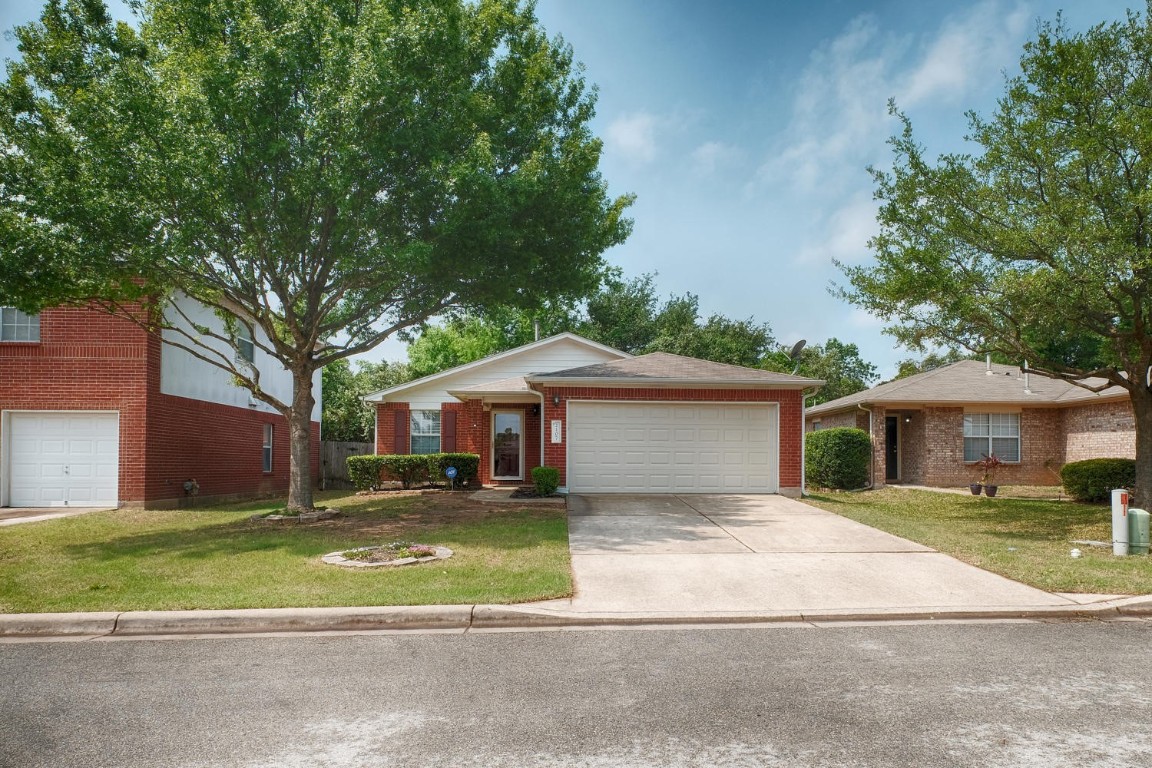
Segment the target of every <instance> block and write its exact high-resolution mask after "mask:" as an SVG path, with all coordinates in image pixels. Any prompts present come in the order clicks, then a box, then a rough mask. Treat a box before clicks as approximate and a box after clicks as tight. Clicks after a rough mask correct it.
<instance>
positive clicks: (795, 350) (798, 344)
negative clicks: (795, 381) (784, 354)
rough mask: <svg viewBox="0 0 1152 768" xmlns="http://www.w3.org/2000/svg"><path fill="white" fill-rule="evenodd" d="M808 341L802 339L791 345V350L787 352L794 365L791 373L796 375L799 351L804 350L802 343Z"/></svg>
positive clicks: (798, 368)
mask: <svg viewBox="0 0 1152 768" xmlns="http://www.w3.org/2000/svg"><path fill="white" fill-rule="evenodd" d="M807 343H808V342H807V341H805V340H804V339H800V341H798V342H796V343H795V344H793V345H792V351H791V352H789V353H788V358H789V359H790V360H791V361H792V362H793V363H795V364H796V365H794V366H792V375H793V376H795V375H796V371H798V370H800V353H801V352H803V351H804V345H805V344H807Z"/></svg>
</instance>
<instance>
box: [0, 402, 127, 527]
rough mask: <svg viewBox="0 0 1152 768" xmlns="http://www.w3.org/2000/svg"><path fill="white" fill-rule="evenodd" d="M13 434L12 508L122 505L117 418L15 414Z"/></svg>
mask: <svg viewBox="0 0 1152 768" xmlns="http://www.w3.org/2000/svg"><path fill="white" fill-rule="evenodd" d="M9 429H10V431H11V435H10V437H11V439H10V440H9V443H8V444H9V456H10V458H9V463H8V478H9V485H8V503H9V505H11V506H13V507H65V506H71V507H104V506H112V507H114V506H116V505H117V503H118V497H119V487H118V486H119V480H120V473H119V461H120V424H119V416H118V414H116V413H86V412H74V413H70V412H62V411H57V412H43V413H39V412H35V413H34V412H23V413H13V414H11V416H10V419H9Z"/></svg>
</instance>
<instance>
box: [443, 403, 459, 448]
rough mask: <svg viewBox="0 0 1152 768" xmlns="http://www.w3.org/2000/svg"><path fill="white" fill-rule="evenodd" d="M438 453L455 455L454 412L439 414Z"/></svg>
mask: <svg viewBox="0 0 1152 768" xmlns="http://www.w3.org/2000/svg"><path fill="white" fill-rule="evenodd" d="M440 452H441V453H456V411H441V412H440Z"/></svg>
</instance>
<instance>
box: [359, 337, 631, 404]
mask: <svg viewBox="0 0 1152 768" xmlns="http://www.w3.org/2000/svg"><path fill="white" fill-rule="evenodd" d="M572 344H575V345H577V346H579V347H583V348H585V349H586V350H590V351H593V352H595V353H598V354H600V355H605V356H608V357H615V358H629V357H631V355H629V354H628V353H627V352H621V351H620V350H618V349H613V348H612V347H609V346H606V345H604V344H600V343H598V342H595V341H592V340H591V339H586V338H584V337H583V336H579V335H577V334H575V333H559V334H556V335H555V336H549V337H548V338H546V339H540V340H539V341H534V342H532V343H530V344H524V345H523V346H519V347H515V348H513V349H509V350H506V351H504V352H499V353H497V354H495V355H489V356H488V357H484V358H481V359H479V360H475V361H473V362H471V363H465V364H464V365H459V366H456V367H455V368H449V369H448V370H445V371H440V372H439V373H434V374H432V375H431V376H424V377H423V378H419V379H415V380H413V381H409V382H405V383H404V384H400V385H398V386H395V387H391V388H390V389H383V390H380V391H379V392H373V393H372V394H370V395H365V396H364V398H363V399H364V401H365V402H376V403H381V402H385V401H387V400H403V399H404V398H403V397H402V396H403V395H404V394H406V393H408V392H411V391H413V390H417V389H422V388H435V385H436V384H437V383H438V382H442V383H443V384H444V386H446V387H447V386H452V385H456V386H460V387H464V386H473V385H474V384H475V383H478V382H479V381H484V380H485V379H487V380H492V381H495V380H499V379H505V378H507V377H508V372H507V369H508V368H509V367H511V368H516V362H517V360H518V359H523V360H524V368H525V370H523V371H521V373H522V374H527V373H531V365H532V358H537V357H538V356H539V353H543V352H547V351H548V350H549V348H556V347H561V346H563V345H572ZM569 364H570V363H569ZM488 368H491V369H494V370H495V369H499V370H500V373H499V374H498V375H494V376H490V377H486V376H485V369H488ZM473 377H475V378H476V379H477V380H478V381H477V382H470V383H464V381H465V380H470V379H471V378H473ZM430 385H431V387H430Z"/></svg>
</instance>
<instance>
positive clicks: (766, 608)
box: [568, 495, 1075, 614]
mask: <svg viewBox="0 0 1152 768" xmlns="http://www.w3.org/2000/svg"><path fill="white" fill-rule="evenodd" d="M568 514H569V521H568V522H569V543H570V545H571V548H572V569H573V573H574V577H575V582H576V595H575V597H574V598H573V599H572V601H571V606H570V610H573V611H579V612H590V613H592V612H595V613H612V612H621V613H637V612H644V613H664V612H667V613H671V614H684V613H701V612H717V613H729V614H730V613H750V614H751V613H764V612H772V611H801V612H804V613H810V614H816V613H819V612H820V611H827V612H844V611H857V610H858V611H863V612H868V611H871V612H876V611H889V610H890V611H894V612H895V611H899V610H902V609H903V610H909V611H917V612H924V611H926V610H927V611H930V610H931V609H934V608H941V609H947V610H948V611H949V612H954V611H956V610H957V609H964V608H972V609H985V610H986V609H989V608H1001V609H1003V608H1016V607H1021V608H1022V607H1039V606H1068V605H1074V604H1075V602H1074V601H1073V600H1071V599H1070V598H1065V597H1062V596H1058V595H1052V594H1049V593H1047V592H1043V591H1040V590H1038V589H1033V588H1032V587H1027V586H1025V585H1023V584H1020V583H1018V582H1015V581H1011V580H1009V579H1005V578H1003V577H1000V576H996V575H994V574H992V573H989V572H987V571H984V570H981V569H979V568H976V567H974V566H971V565H967V564H965V563H962V562H960V561H959V560H956V559H954V558H951V557H949V556H947V555H943V554H940V553H939V552H936V551H934V550H932V549H929V548H928V547H925V546H921V545H920V544H916V543H913V542H911V541H907V540H905V539H901V538H898V537H896V536H892V535H890V534H887V533H883V532H881V531H878V530H876V529H875V528H870V527H868V526H866V525H861V524H860V523H856V522H853V521H851V520H848V519H846V518H843V517H840V516H839V515H834V514H832V513H831V512H825V511H824V510H821V509H817V508H815V507H811V506H809V505H807V504H804V503H802V502H799V501H795V500H793V499H788V498H785V497H783V496H770V495H763V496H730V495H699V496H698V495H686V496H630V495H599V496H570V497H569V499H568Z"/></svg>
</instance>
